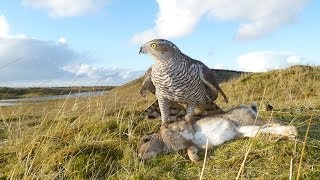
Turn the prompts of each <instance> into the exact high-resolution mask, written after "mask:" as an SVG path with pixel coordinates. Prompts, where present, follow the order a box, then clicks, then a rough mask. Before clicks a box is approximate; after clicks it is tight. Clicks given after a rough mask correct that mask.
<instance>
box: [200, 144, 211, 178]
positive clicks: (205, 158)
mask: <svg viewBox="0 0 320 180" xmlns="http://www.w3.org/2000/svg"><path fill="white" fill-rule="evenodd" d="M208 143H209V140H208V139H207V142H206V151H205V154H204V160H203V165H202V170H201V174H200V178H199V180H202V178H203V173H204V169H205V167H206V161H207V154H208Z"/></svg>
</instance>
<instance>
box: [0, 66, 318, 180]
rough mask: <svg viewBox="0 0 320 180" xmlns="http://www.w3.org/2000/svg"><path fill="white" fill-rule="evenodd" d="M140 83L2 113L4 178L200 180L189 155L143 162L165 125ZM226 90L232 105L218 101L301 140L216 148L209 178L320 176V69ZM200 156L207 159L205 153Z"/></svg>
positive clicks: (245, 80)
mask: <svg viewBox="0 0 320 180" xmlns="http://www.w3.org/2000/svg"><path fill="white" fill-rule="evenodd" d="M140 84H141V79H138V80H135V81H132V82H130V83H128V84H126V85H124V86H121V87H117V88H115V89H113V90H111V91H110V92H109V93H107V94H106V95H104V96H102V97H87V98H81V99H66V100H57V101H50V102H47V103H45V104H34V105H22V106H15V107H0V177H1V178H3V179H6V178H8V179H9V178H13V179H23V178H27V179H31V178H40V179H64V178H65V179H106V178H111V179H197V178H199V177H200V172H201V170H202V164H201V163H199V164H194V163H192V162H190V161H189V160H188V158H187V155H186V152H184V151H182V152H179V153H175V154H168V155H161V156H157V157H155V158H152V159H150V160H149V161H146V162H140V161H139V159H138V158H137V155H136V143H137V141H138V140H139V138H141V137H142V136H143V135H144V134H147V133H152V132H155V131H157V130H158V129H159V127H160V122H159V121H158V120H154V121H150V120H147V119H144V118H143V117H140V116H139V113H140V112H141V111H142V110H144V109H145V108H146V107H148V105H149V104H150V103H152V101H153V100H154V97H153V96H152V95H149V96H147V97H145V98H142V97H141V96H140V95H139V88H140ZM221 86H222V89H223V90H224V91H225V93H226V94H227V96H228V97H229V99H230V103H229V104H225V103H224V102H223V100H222V98H220V97H219V99H218V102H217V103H218V104H219V105H221V107H222V108H224V109H228V108H229V107H232V106H236V105H239V104H248V103H251V102H253V101H255V102H257V103H258V105H260V107H261V108H260V109H261V110H262V111H261V112H260V115H261V116H263V117H265V118H276V119H279V120H281V121H283V122H284V123H285V124H293V125H295V126H296V127H297V128H298V130H299V137H298V140H297V141H282V140H278V139H275V138H273V137H269V136H259V137H257V138H252V139H242V140H237V141H231V142H228V143H226V144H224V145H222V146H219V147H216V148H214V149H212V150H210V151H209V152H208V158H207V164H206V166H205V168H204V174H203V178H205V179H218V178H220V179H235V178H236V177H237V176H238V177H240V178H243V179H248V178H256V179H288V177H289V176H290V174H292V176H293V177H297V176H300V177H301V178H306V179H307V178H308V179H317V178H318V177H319V176H320V163H319V162H320V91H319V89H320V68H319V67H309V66H294V67H291V68H288V69H285V70H276V71H271V72H267V73H253V74H247V75H242V76H241V77H240V78H235V79H231V80H229V81H227V82H224V83H223V84H222V85H221ZM265 103H269V104H272V105H273V106H274V111H273V112H269V111H268V112H267V111H263V105H264V104H265ZM306 134H307V136H306ZM305 137H306V139H305ZM305 140H306V141H305ZM246 155H247V156H246ZM200 156H201V157H204V152H201V153H200ZM245 157H246V158H245ZM244 160H245V161H244Z"/></svg>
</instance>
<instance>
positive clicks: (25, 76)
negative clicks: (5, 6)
mask: <svg viewBox="0 0 320 180" xmlns="http://www.w3.org/2000/svg"><path fill="white" fill-rule="evenodd" d="M1 27H6V28H7V29H9V24H8V23H7V22H6V19H5V17H4V16H0V29H1ZM1 35H2V36H0V86H68V85H120V84H123V83H126V82H128V81H130V80H132V79H134V78H137V77H139V76H142V75H143V73H144V72H142V71H132V70H128V69H114V68H113V69H112V68H104V67H94V66H91V65H90V64H86V63H89V62H94V59H92V58H90V57H88V55H87V54H82V53H79V52H77V51H74V50H73V49H71V48H70V47H69V46H66V45H65V44H63V43H56V42H54V41H42V40H38V39H34V38H29V37H27V36H24V38H21V37H20V36H17V35H11V34H10V32H9V30H6V31H4V30H3V31H2V34H1ZM63 42H64V41H63ZM65 42H67V41H65ZM20 58H21V59H20ZM17 59H20V60H18V61H17ZM79 62H82V64H81V63H79Z"/></svg>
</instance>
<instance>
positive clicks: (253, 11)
mask: <svg viewBox="0 0 320 180" xmlns="http://www.w3.org/2000/svg"><path fill="white" fill-rule="evenodd" d="M308 1H309V0H266V1H263V2H261V1H256V0H237V1H234V0H220V1H212V0H202V1H198V0H157V3H158V7H159V11H158V15H157V19H156V21H155V26H154V27H153V28H150V29H147V30H145V31H143V32H141V33H138V34H136V35H135V36H134V37H133V38H132V41H133V42H135V43H144V42H146V41H148V40H150V39H153V38H174V37H181V36H185V35H187V34H189V33H191V32H192V31H193V30H194V29H195V27H196V26H197V24H198V22H199V21H200V20H201V18H203V17H204V16H206V15H207V16H209V17H212V18H214V19H216V20H220V21H229V22H237V23H238V24H239V28H238V30H237V33H236V39H239V40H248V39H255V38H259V37H261V36H263V35H266V34H268V33H270V32H272V31H275V30H277V29H279V28H280V27H281V26H284V25H287V24H289V23H291V22H292V21H294V20H295V18H296V16H297V15H298V14H299V12H300V11H301V10H302V9H303V7H304V5H305V4H306V3H307V2H308Z"/></svg>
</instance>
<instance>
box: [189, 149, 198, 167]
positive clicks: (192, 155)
mask: <svg viewBox="0 0 320 180" xmlns="http://www.w3.org/2000/svg"><path fill="white" fill-rule="evenodd" d="M188 156H189V158H190V160H191V161H192V162H195V163H196V162H198V161H199V160H200V158H199V156H198V148H196V147H195V146H190V147H188Z"/></svg>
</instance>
